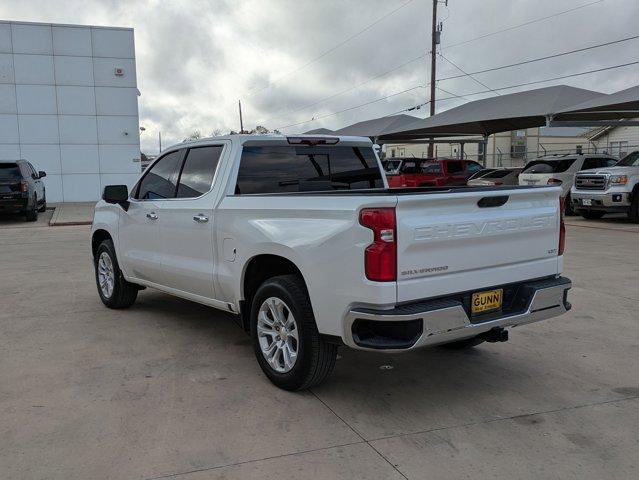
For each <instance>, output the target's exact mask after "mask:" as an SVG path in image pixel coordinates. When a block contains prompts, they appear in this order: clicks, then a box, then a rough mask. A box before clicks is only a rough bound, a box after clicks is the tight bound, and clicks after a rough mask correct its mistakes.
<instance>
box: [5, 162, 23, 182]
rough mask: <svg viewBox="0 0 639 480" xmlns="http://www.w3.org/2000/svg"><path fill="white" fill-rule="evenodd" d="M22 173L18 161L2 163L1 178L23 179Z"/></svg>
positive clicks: (7, 179) (9, 179)
mask: <svg viewBox="0 0 639 480" xmlns="http://www.w3.org/2000/svg"><path fill="white" fill-rule="evenodd" d="M21 179H22V173H21V172H20V167H18V164H17V163H0V180H4V181H11V180H16V181H17V180H21Z"/></svg>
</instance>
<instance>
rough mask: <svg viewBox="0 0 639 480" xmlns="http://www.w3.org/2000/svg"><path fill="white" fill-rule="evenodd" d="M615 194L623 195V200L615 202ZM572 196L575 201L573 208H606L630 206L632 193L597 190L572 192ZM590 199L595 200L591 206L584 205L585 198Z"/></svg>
mask: <svg viewBox="0 0 639 480" xmlns="http://www.w3.org/2000/svg"><path fill="white" fill-rule="evenodd" d="M613 195H614V196H621V201H619V202H615V201H614V200H613V198H612V197H613ZM570 198H571V199H572V201H573V208H577V209H590V208H592V209H600V210H602V209H605V208H618V207H621V208H624V207H629V206H630V203H631V197H630V193H628V192H614V191H613V192H596V191H588V192H577V191H572V192H570ZM584 198H585V199H588V200H591V201H593V202H596V203H593V204H592V205H590V206H584V205H582V200H583V199H584Z"/></svg>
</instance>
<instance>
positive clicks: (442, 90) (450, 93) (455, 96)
mask: <svg viewBox="0 0 639 480" xmlns="http://www.w3.org/2000/svg"><path fill="white" fill-rule="evenodd" d="M435 88H436V89H437V90H439V91H440V92H444V93H447V94H448V95H453V97H454V98H463V99H464V100H468V99H467V98H466V97H464V96H463V95H457V94H456V93H453V92H450V91H448V90H444V89H443V88H442V87H438V86H435ZM468 101H470V100H468Z"/></svg>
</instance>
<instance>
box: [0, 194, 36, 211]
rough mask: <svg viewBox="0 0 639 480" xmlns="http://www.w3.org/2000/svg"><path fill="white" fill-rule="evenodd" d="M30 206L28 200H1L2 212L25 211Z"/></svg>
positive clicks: (0, 209) (0, 207) (0, 208)
mask: <svg viewBox="0 0 639 480" xmlns="http://www.w3.org/2000/svg"><path fill="white" fill-rule="evenodd" d="M28 204H29V199H28V198H16V197H14V198H0V212H2V211H16V210H25V209H26V208H27V206H28Z"/></svg>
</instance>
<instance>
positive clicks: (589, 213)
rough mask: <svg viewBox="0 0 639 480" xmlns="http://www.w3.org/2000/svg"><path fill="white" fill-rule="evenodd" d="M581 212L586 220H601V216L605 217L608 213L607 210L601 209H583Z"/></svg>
mask: <svg viewBox="0 0 639 480" xmlns="http://www.w3.org/2000/svg"><path fill="white" fill-rule="evenodd" d="M579 213H580V214H581V216H582V217H584V218H585V219H586V220H599V219H600V218H601V217H603V216H604V215H605V214H606V212H601V211H599V210H582V211H581V212H579Z"/></svg>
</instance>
